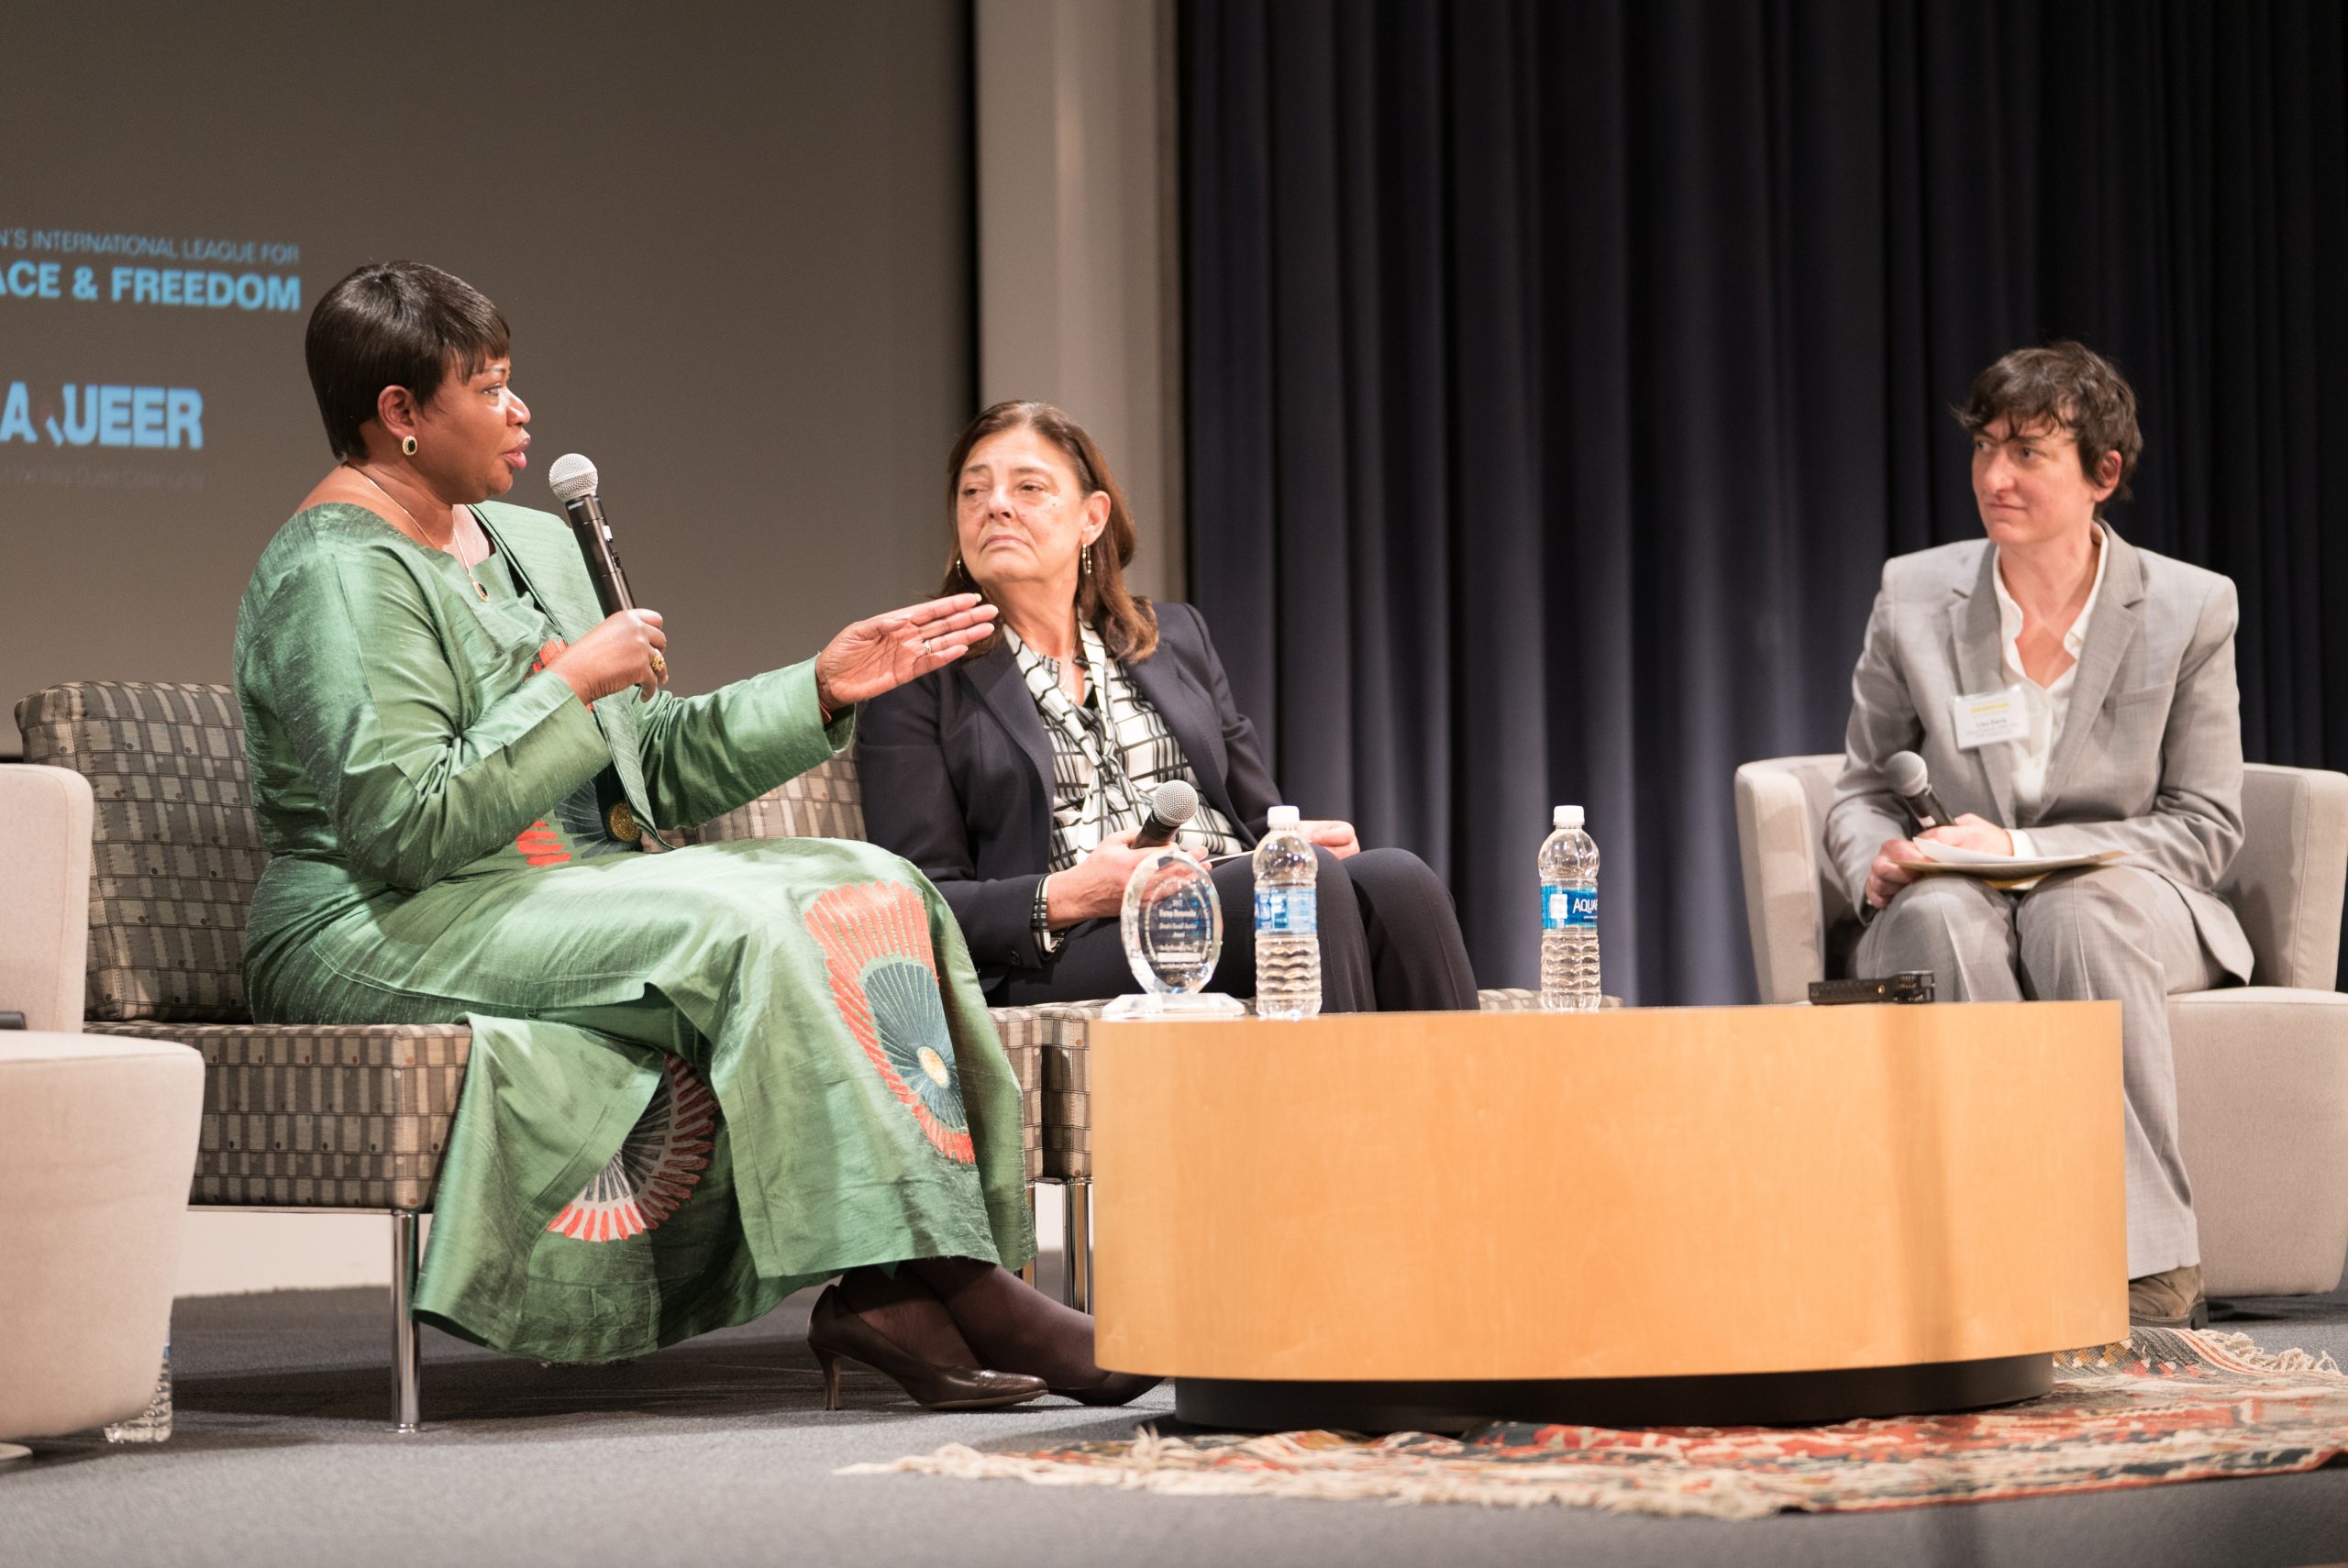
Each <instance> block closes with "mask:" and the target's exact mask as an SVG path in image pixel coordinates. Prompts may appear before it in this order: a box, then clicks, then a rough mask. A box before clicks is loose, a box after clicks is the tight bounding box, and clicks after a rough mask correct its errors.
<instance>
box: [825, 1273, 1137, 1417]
mask: <svg viewBox="0 0 2348 1568" xmlns="http://www.w3.org/2000/svg"><path fill="white" fill-rule="evenodd" d="M807 1348H808V1349H809V1350H811V1351H814V1353H815V1364H816V1365H817V1366H819V1367H821V1368H823V1372H824V1408H825V1409H826V1410H836V1409H838V1408H840V1359H841V1357H843V1356H845V1357H847V1359H848V1360H850V1361H854V1362H860V1363H862V1364H864V1365H866V1366H869V1367H870V1368H872V1370H873V1371H875V1372H878V1373H881V1374H882V1375H885V1376H887V1377H890V1378H892V1379H894V1380H895V1382H896V1385H897V1386H898V1387H900V1388H902V1389H903V1390H904V1391H905V1392H906V1393H907V1394H909V1395H911V1396H912V1397H913V1399H914V1403H916V1404H918V1405H920V1406H921V1407H922V1408H924V1409H928V1410H995V1409H1000V1408H1002V1407H1003V1406H1005V1405H1024V1404H1025V1403H1026V1402H1027V1401H1028V1400H1030V1399H1033V1398H1036V1397H1039V1396H1040V1395H1042V1394H1043V1392H1044V1380H1043V1379H1042V1378H1040V1377H1030V1376H1028V1375H1026V1374H1025V1373H1024V1372H996V1371H993V1370H991V1369H990V1368H987V1367H982V1366H934V1365H932V1364H930V1363H928V1362H925V1361H924V1360H922V1359H921V1357H919V1356H917V1355H915V1354H914V1353H912V1352H911V1351H909V1350H907V1349H905V1348H904V1347H903V1345H901V1344H899V1343H897V1342H896V1341H894V1340H892V1339H891V1338H890V1337H889V1336H888V1335H886V1334H884V1333H882V1332H881V1331H880V1330H878V1329H876V1328H874V1327H873V1326H872V1325H871V1324H869V1323H868V1322H866V1321H865V1320H863V1319H861V1318H859V1317H858V1316H857V1315H856V1314H855V1313H853V1312H851V1311H849V1310H848V1309H847V1308H846V1307H844V1306H842V1305H841V1304H840V1293H839V1287H838V1286H825V1287H824V1294H823V1295H821V1296H818V1297H815V1310H814V1315H813V1316H811V1317H810V1318H809V1319H808V1321H807ZM1128 1397H1130V1396H1128Z"/></svg>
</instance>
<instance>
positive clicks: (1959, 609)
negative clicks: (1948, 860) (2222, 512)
mask: <svg viewBox="0 0 2348 1568" xmlns="http://www.w3.org/2000/svg"><path fill="white" fill-rule="evenodd" d="M2104 547H2105V548H2106V549H2108V550H2110V552H2111V558H2110V562H2109V563H2108V564H2107V565H2106V567H2105V568H2104V578H2103V591H2102V592H2101V594H2100V595H2099V597H2098V598H2097V600H2096V610H2095V618H2094V620H2092V621H2091V622H2089V623H2088V636H2087V644H2086V646H2083V647H2082V648H2081V649H2080V650H2079V667H2078V676H2077V679H2076V680H2075V681H2074V682H2073V684H2072V688H2071V705H2070V710H2069V712H2068V713H2067V714H2066V717H2065V719H2064V723H2063V733H2062V734H2059V735H2057V736H2056V737H2055V739H2054V756H2052V757H2051V758H2050V759H2049V760H2048V763H2047V768H2046V788H2045V792H2044V795H2043V798H2042V799H2041V800H2040V801H2039V805H2038V809H2037V811H2036V812H2033V813H2032V814H2031V816H2030V817H2029V818H2028V820H2017V818H2016V816H2015V812H2014V804H2013V767H2012V764H2011V762H2010V758H2009V753H2010V751H2011V749H2012V747H2011V745H2010V744H2009V743H2005V742H1999V743H1997V744H1994V745H1985V746H1980V747H1977V748H1976V749H1975V750H1972V751H1960V750H1958V749H1957V745H1956V736H1955V714H1954V710H1953V703H1954V701H1955V698H1956V697H1957V696H1958V695H1959V694H1960V693H1968V692H1976V691H1987V690H1992V689H1994V688H1996V687H1999V686H2002V685H2003V684H2005V680H2004V678H2003V676H2001V675H2000V674H1999V657H2000V649H1999V643H2000V638H1999V628H1998V595H1997V590H1996V589H1995V588H1994V587H1993V586H1992V585H1991V583H1990V578H1989V574H1990V573H1991V572H1992V571H1994V570H1995V569H1996V567H1995V564H1994V563H1995V561H1996V555H1995V553H1994V552H1993V551H1992V550H1991V549H1990V547H1989V544H1988V540H1986V539H1975V540H1969V541H1967V542H1966V543H1964V544H1959V545H1943V546H1941V547H1938V548H1936V549H1930V550H1920V551H1918V552H1917V553H1916V554H1914V555H1911V556H1899V557H1895V558H1892V559H1891V560H1889V561H1887V562H1885V563H1884V568H1883V589H1882V591H1881V592H1879V593H1877V595H1876V601H1875V612H1874V613H1873V614H1872V615H1870V616H1869V617H1868V619H1867V636H1866V647H1865V648H1864V649H1863V650H1862V651H1861V653H1860V655H1859V666H1858V669H1857V670H1856V671H1855V673H1854V674H1853V675H1852V677H1851V725H1850V730H1849V732H1848V734H1846V735H1845V736H1844V743H1843V772H1842V776H1841V777H1840V778H1837V779H1836V780H1835V785H1834V803H1833V805H1832V806H1831V807H1830V808H1829V809H1828V811H1827V813H1826V853H1827V855H1828V856H1829V858H1830V859H1831V860H1832V862H1833V866H1834V868H1835V870H1836V872H1837V874H1838V875H1840V876H1841V878H1842V879H1843V885H1844V889H1846V890H1847V891H1848V892H1849V894H1850V897H1851V903H1852V906H1853V907H1854V908H1855V909H1858V910H1860V911H1862V914H1863V918H1864V915H1865V913H1866V912H1867V911H1866V886H1867V867H1868V865H1869V864H1870V863H1871V862H1872V861H1873V860H1874V859H1875V856H1876V852H1877V850H1878V849H1880V848H1881V847H1882V846H1883V843H1884V841H1885V840H1886V839H1891V838H1905V837H1907V836H1908V835H1909V834H1910V832H1911V823H1910V822H1909V820H1908V815H1907V812H1906V811H1905V810H1904V809H1903V808H1902V807H1901V805H1900V803H1899V798H1898V797H1897V796H1895V795H1894V794H1892V793H1891V790H1890V787H1889V786H1888V785H1887V784H1886V783H1885V782H1884V777H1883V765H1884V763H1885V762H1886V761H1887V760H1888V758H1889V757H1890V756H1891V754H1892V753H1894V752H1896V751H1913V752H1916V753H1918V754H1920V755H1921V756H1922V757H1923V759H1924V762H1925V765H1926V766H1927V767H1930V768H1931V770H1932V778H1933V790H1934V792H1935V793H1937V794H1938V795H1939V796H1940V798H1941V801H1942V802H1943V803H1944V805H1946V806H1947V807H1948V809H1949V810H1950V811H1952V812H1978V813H1979V814H1980V815H1982V816H1984V817H1987V818H1988V819H1989V820H1990V821H1991V822H1993V823H1999V825H2000V826H2004V827H2018V828H2022V829H2025V830H2026V831H2027V832H2028V833H2029V834H2030V836H2031V838H2032V840H2033V841H2034V842H2035V844H2036V845H2037V847H2038V850H2039V852H2040V853H2042V854H2045V855H2077V854H2083V853H2090V852H2093V851H2095V850H2099V849H2118V850H2121V851H2124V852H2125V854H2126V856H2127V862H2126V863H2127V864H2129V865H2131V866H2140V867H2143V868H2144V869H2146V870H2148V871H2152V872H2154V873H2155V874H2157V875H2159V876H2160V877H2162V878H2165V879H2166V880H2167V881H2168V882H2169V884H2170V885H2171V886H2173V887H2175V888H2176V890H2177V891H2178V892H2179V893H2181V894H2183V895H2184V896H2185V901H2186V903H2187V905H2188V906H2190V907H2191V909H2192V911H2193V920H2194V923H2195V925H2196V926H2197V927H2198V929H2199V931H2200V933H2201V940H2202V942H2203V943H2204V944H2207V945H2208V947H2209V949H2210V955H2211V956H2213V957H2215V958H2216V959H2217V961H2218V963H2219V964H2220V965H2221V966H2222V967H2223V968H2224V969H2225V970H2226V972H2227V973H2228V974H2231V975H2232V976H2233V977H2235V978H2236V979H2243V980H2246V979H2248V978H2249V977H2250V966H2251V954H2250V943H2249V941H2248V939H2247V938H2245V937H2244V936H2243V932H2242V925H2241V923H2240V922H2237V921H2236V920H2235V919H2234V915H2233V911H2232V910H2230V909H2228V908H2227V907H2226V905H2225V903H2224V901H2223V900H2221V899H2220V898H2219V897H2218V896H2217V893H2216V889H2217V886H2218V883H2219V880H2220V879H2221V878H2223V877H2224V875H2225V873H2226V867H2228V866H2230V865H2231V864H2232V862H2233V857H2234V854H2235V852H2236V851H2237V850H2239V849H2240V848H2241V847H2242V831H2243V830H2242V699H2241V695H2240V693H2239V692H2238V691H2237V690H2235V687H2234V623H2235V621H2236V619H2237V613H2236V608H2235V601H2234V585H2233V582H2232V580H2231V579H2229V578H2225V577H2221V576H2220V575H2219V574H2218V573H2216V572H2212V571H2204V570H2203V569H2200V568H2199V567H2193V566H2187V565H2186V564H2185V563H2184V562H2182V561H2175V560H2171V559H2169V558H2167V557H2165V556H2157V555H2154V554H2153V552H2151V551H2150V550H2140V549H2137V548H2135V547H2133V546H2131V545H2129V544H2127V543H2125V542H2124V541H2122V540H2121V537H2120V536H2119V535H2118V534H2116V533H2114V532H2112V530H2111V527H2110V525H2109V524H2106V525H2104Z"/></svg>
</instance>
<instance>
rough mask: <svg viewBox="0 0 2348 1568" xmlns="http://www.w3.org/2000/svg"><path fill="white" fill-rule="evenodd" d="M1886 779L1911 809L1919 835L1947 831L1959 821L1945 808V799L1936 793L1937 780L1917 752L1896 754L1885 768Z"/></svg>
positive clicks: (1894, 753)
mask: <svg viewBox="0 0 2348 1568" xmlns="http://www.w3.org/2000/svg"><path fill="white" fill-rule="evenodd" d="M1883 777H1884V778H1885V780H1886V781H1887V782H1888V783H1889V784H1890V786H1891V792H1892V793H1893V794H1895V795H1897V796H1899V800H1900V803H1901V804H1903V805H1905V806H1906V807H1907V808H1908V814H1909V815H1910V816H1911V817H1913V818H1915V819H1916V831H1917V832H1919V833H1922V831H1923V830H1924V829H1926V828H1936V827H1946V826H1948V825H1949V824H1950V823H1954V822H1955V821H1956V818H1955V815H1954V814H1953V813H1952V812H1950V811H1949V809H1948V808H1947V807H1946V806H1944V805H1942V804H1941V798H1940V797H1939V796H1938V795H1935V794H1933V776H1932V774H1931V772H1930V771H1929V770H1928V769H1926V767H1924V759H1923V758H1922V757H1921V756H1917V755H1916V754H1915V753H1914V752H1912V751H1895V752H1893V753H1892V754H1891V759H1890V760H1889V761H1888V762H1886V763H1885V764H1884V765H1883Z"/></svg>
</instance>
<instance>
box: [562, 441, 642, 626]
mask: <svg viewBox="0 0 2348 1568" xmlns="http://www.w3.org/2000/svg"><path fill="white" fill-rule="evenodd" d="M596 482H597V481H596V474H595V465H594V464H593V463H591V462H589V461H588V460H587V459H586V458H582V457H581V456H580V455H579V454H578V453H576V452H565V453H564V454H563V455H562V456H561V457H559V458H556V459H555V460H554V466H553V467H552V468H550V469H547V488H548V489H549V490H551V491H554V494H555V499H556V500H557V501H559V502H562V509H563V510H564V511H565V512H568V513H570V531H571V533H573V534H574V535H576V536H578V538H579V553H580V554H581V555H582V556H584V557H586V558H587V575H588V576H589V577H591V578H593V579H594V581H595V597H596V598H597V599H599V600H601V601H603V604H604V614H606V615H616V614H618V613H620V612H621V611H623V610H633V609H635V608H636V601H635V600H634V599H633V598H632V597H630V596H629V594H628V591H627V574H626V572H624V571H622V570H621V569H620V558H619V552H618V551H617V550H615V549H614V548H612V525H610V524H609V523H606V522H604V505H603V502H600V501H598V500H597V499H596V496H595V485H596Z"/></svg>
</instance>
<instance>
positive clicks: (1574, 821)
mask: <svg viewBox="0 0 2348 1568" xmlns="http://www.w3.org/2000/svg"><path fill="white" fill-rule="evenodd" d="M1549 823H1550V825H1551V826H1552V827H1561V828H1575V827H1579V826H1581V808H1580V807H1579V806H1559V807H1558V808H1557V809H1556V811H1553V812H1550V813H1549Z"/></svg>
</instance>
